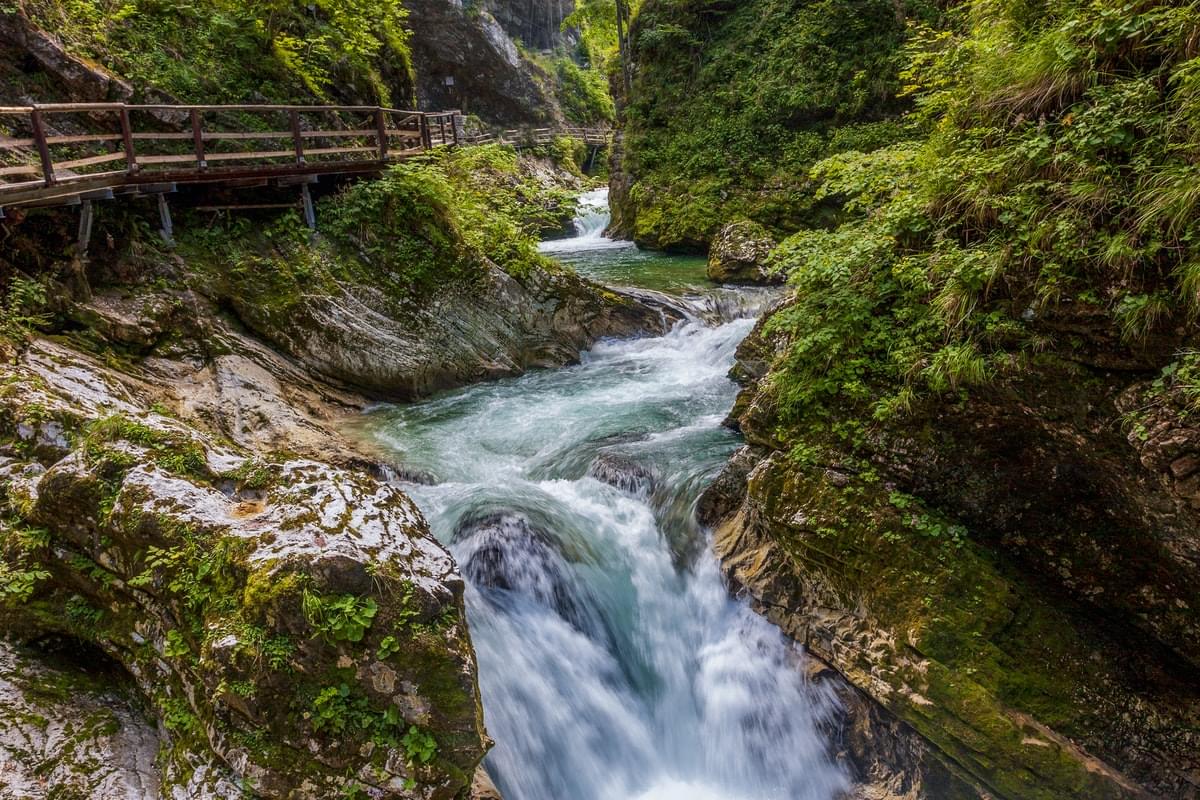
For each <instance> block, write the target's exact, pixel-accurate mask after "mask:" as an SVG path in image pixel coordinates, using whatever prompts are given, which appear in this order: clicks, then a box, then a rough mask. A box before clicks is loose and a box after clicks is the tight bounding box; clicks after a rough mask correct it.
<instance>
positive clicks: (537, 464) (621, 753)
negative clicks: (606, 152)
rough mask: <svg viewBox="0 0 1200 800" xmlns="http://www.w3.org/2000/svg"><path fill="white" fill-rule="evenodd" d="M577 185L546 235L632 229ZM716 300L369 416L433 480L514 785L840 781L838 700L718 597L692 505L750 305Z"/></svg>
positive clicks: (689, 788) (783, 647) (761, 789)
mask: <svg viewBox="0 0 1200 800" xmlns="http://www.w3.org/2000/svg"><path fill="white" fill-rule="evenodd" d="M590 197H591V199H588V198H585V200H587V202H588V204H587V205H585V206H584V207H583V213H581V215H580V220H579V221H578V223H579V225H578V227H579V235H578V237H577V238H576V239H575V240H566V241H564V242H559V243H555V244H554V245H553V247H554V248H556V252H571V248H572V247H574V248H575V250H576V251H577V250H580V249H585V248H586V249H590V250H595V249H603V248H609V247H611V248H613V249H618V248H621V247H627V245H626V244H625V243H618V244H605V243H604V242H606V241H608V240H604V238H603V230H604V225H605V224H606V213H605V211H604V209H601V210H600V211H599V212H597V214H598V216H601V217H604V218H605V219H604V220H603V221H601V220H597V219H595V218H593V217H592V216H589V215H591V214H592V210H593V209H594V207H598V204H601V203H602V202H603V195H600V194H594V195H591V196H590ZM593 201H595V202H593ZM572 241H574V242H575V244H574V245H572V244H570V242H572ZM688 281H691V282H693V283H696V282H699V279H698V278H697V277H696V276H691V277H689V279H688ZM685 283H686V282H685ZM688 285H690V284H688ZM697 305H698V307H700V306H702V303H699V302H698V303H697ZM718 305H719V304H718ZM751 308H752V306H751ZM705 318H707V319H709V320H710V321H708V322H705V321H703V320H704V319H705ZM711 320H712V315H711V314H709V315H707V317H706V315H703V314H697V317H696V318H695V319H692V320H689V321H685V322H682V323H680V324H679V325H677V326H676V327H675V329H674V330H672V331H671V332H670V333H668V334H667V335H665V336H661V337H655V338H643V339H635V340H629V341H606V342H602V343H600V344H598V345H597V346H596V347H594V348H593V349H592V350H591V351H590V352H588V353H586V354H585V355H584V357H583V360H582V363H580V364H578V365H576V366H572V367H567V368H564V369H560V370H554V371H542V372H534V373H530V374H528V375H525V376H523V377H520V378H515V379H510V380H504V381H499V382H496V383H491V384H486V385H480V386H474V387H470V388H467V389H462V390H459V391H455V392H451V393H449V394H446V395H443V396H440V397H437V398H435V399H432V400H429V401H427V402H422V403H419V404H415V405H411V406H404V407H389V408H383V409H379V410H377V411H376V412H375V413H374V414H373V415H372V418H371V420H370V422H369V429H370V431H371V433H372V435H373V436H374V437H375V439H376V440H377V441H379V442H380V443H382V444H384V445H385V446H387V447H388V448H390V449H391V450H392V451H394V452H395V454H396V455H397V458H398V459H400V460H401V461H403V462H404V463H405V464H406V465H407V466H409V467H411V468H414V469H418V470H424V471H427V472H430V473H432V474H434V475H435V476H437V478H438V479H439V480H440V483H438V484H436V485H433V486H416V485H411V486H406V487H405V490H406V491H408V492H409V493H410V494H411V495H412V496H413V498H414V499H415V500H416V502H417V503H418V505H420V507H421V509H422V510H423V511H424V513H425V514H426V516H427V518H428V519H429V521H430V524H431V526H432V528H433V530H434V532H435V533H436V535H437V536H438V537H439V538H440V539H441V540H442V541H443V542H445V543H446V544H447V545H448V546H449V547H450V549H451V551H452V552H453V553H454V556H455V558H456V559H457V560H458V563H459V565H460V567H461V569H462V571H463V574H464V577H465V578H466V581H467V610H468V618H469V622H470V626H471V635H472V639H473V641H474V643H475V648H476V651H477V654H478V658H479V676H480V687H481V692H482V697H483V705H484V713H485V721H486V724H487V727H488V731H489V733H490V735H491V736H492V737H493V738H494V739H495V740H496V746H495V748H494V749H493V750H492V751H491V753H490V754H489V755H488V757H487V759H486V761H485V764H486V766H487V769H488V772H489V773H490V775H491V776H492V778H493V779H494V780H495V782H496V784H497V786H498V788H499V789H500V790H501V792H502V793H503V795H504V797H505V798H506V800H614V799H615V800H621V799H623V798H635V799H637V800H832V798H835V797H836V796H837V795H838V794H839V793H840V792H842V791H844V790H845V789H846V788H847V787H848V780H847V777H846V775H845V774H844V773H843V771H842V770H841V769H839V768H838V767H837V766H836V765H834V764H833V763H832V762H831V760H830V758H829V755H828V751H829V747H828V737H829V733H828V731H829V730H830V729H831V727H832V720H833V718H834V716H835V714H836V711H837V707H836V701H835V699H834V698H833V697H832V696H831V695H830V694H829V693H828V692H826V691H825V690H824V689H821V688H819V687H815V686H812V685H809V684H808V683H806V682H805V680H804V678H803V674H804V673H803V669H802V668H801V662H802V659H803V658H804V656H803V654H802V653H801V652H800V651H799V649H798V648H797V647H795V646H794V645H792V644H791V643H789V642H788V641H786V640H785V639H784V638H783V637H782V636H781V635H780V634H779V633H778V631H777V630H776V629H775V628H774V627H773V626H771V625H770V624H768V623H767V622H766V621H765V620H763V619H762V618H761V617H759V616H758V615H756V614H754V613H753V612H752V611H750V610H749V609H748V608H747V607H746V606H745V604H743V603H741V602H738V601H735V600H732V599H730V597H729V595H728V593H727V591H726V589H725V587H724V586H723V584H722V581H721V577H720V574H719V571H718V568H717V565H716V563H715V559H714V558H713V556H712V554H711V552H710V550H709V547H708V540H707V536H706V532H705V531H703V530H702V529H700V527H699V526H698V525H697V523H696V522H695V518H694V506H695V502H696V499H697V497H698V496H699V494H700V492H701V491H702V490H703V487H704V486H705V485H706V484H707V483H708V482H709V481H711V479H712V478H713V477H714V476H715V474H716V473H717V472H718V471H719V469H720V467H721V465H722V464H723V463H724V462H725V460H726V459H727V458H728V457H729V455H730V454H731V453H732V452H733V450H734V449H735V448H736V447H737V445H738V442H737V439H736V437H735V436H734V434H732V433H731V432H729V431H728V430H726V429H725V428H723V427H722V426H721V420H722V418H723V417H724V415H725V414H726V413H727V412H728V410H729V408H730V406H731V404H732V402H733V399H734V396H735V393H736V388H735V386H734V385H733V384H732V383H731V382H730V381H729V379H728V378H727V377H726V375H727V373H728V371H729V368H730V366H731V365H732V363H733V360H734V351H735V349H736V347H737V345H738V343H739V342H740V341H741V339H742V338H743V337H744V336H745V335H746V334H747V333H748V332H749V330H750V328H751V327H752V325H753V318H752V316H748V315H747V314H746V307H745V306H739V307H737V309H736V312H730V313H727V314H725V315H724V316H723V318H721V319H719V321H716V322H712V321H711ZM614 483H615V484H619V485H613V484H614Z"/></svg>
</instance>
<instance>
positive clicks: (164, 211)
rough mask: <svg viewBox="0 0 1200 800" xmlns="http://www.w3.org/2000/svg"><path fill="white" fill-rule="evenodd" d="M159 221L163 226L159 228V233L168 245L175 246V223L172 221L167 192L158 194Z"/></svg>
mask: <svg viewBox="0 0 1200 800" xmlns="http://www.w3.org/2000/svg"><path fill="white" fill-rule="evenodd" d="M158 221H159V224H160V226H161V227H160V228H159V229H158V235H159V236H161V237H162V240H163V241H164V242H165V243H166V245H167V247H174V246H175V225H174V223H173V222H172V221H171V206H169V205H167V196H166V195H165V194H159V195H158Z"/></svg>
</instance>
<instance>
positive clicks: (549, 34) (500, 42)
mask: <svg viewBox="0 0 1200 800" xmlns="http://www.w3.org/2000/svg"><path fill="white" fill-rule="evenodd" d="M405 6H406V7H407V8H408V9H409V11H410V15H409V18H408V23H409V25H410V26H411V27H412V30H413V34H414V35H413V39H412V50H413V64H414V67H415V70H416V74H417V98H418V101H419V103H420V106H421V108H423V109H446V108H459V109H462V110H463V111H464V112H465V113H467V114H475V115H478V116H481V117H483V118H485V119H488V120H491V121H496V122H507V123H533V122H539V123H545V122H553V121H555V120H556V119H559V118H561V112H559V110H558V103H557V101H556V100H555V97H554V92H553V89H552V83H551V82H550V78H549V76H548V75H546V74H545V73H544V72H543V71H542V70H541V68H540V67H538V66H536V65H535V64H534V63H533V62H531V61H529V60H528V59H526V58H525V57H524V56H522V55H521V53H520V51H519V50H518V48H517V45H516V42H515V41H514V39H520V40H521V41H522V42H523V43H524V45H525V46H526V47H532V48H538V49H541V48H548V47H554V46H557V45H559V44H560V43H564V42H563V36H564V34H562V33H561V31H560V30H559V25H560V24H561V22H562V16H563V13H564V12H565V13H570V12H569V9H570V8H571V5H570V4H567V5H561V6H560V5H559V4H554V3H550V2H545V0H538V2H530V3H517V2H512V1H511V0H500V1H499V2H487V3H481V4H472V7H471V8H470V10H467V9H465V8H464V7H463V4H462V3H460V2H447V1H446V0H408V1H407V2H406V3H405ZM556 19H557V21H558V22H557V23H555V20H556ZM551 28H553V30H551ZM530 35H532V36H533V38H532V39H531V38H526V37H528V36H530Z"/></svg>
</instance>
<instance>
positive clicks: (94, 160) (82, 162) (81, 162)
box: [54, 152, 125, 170]
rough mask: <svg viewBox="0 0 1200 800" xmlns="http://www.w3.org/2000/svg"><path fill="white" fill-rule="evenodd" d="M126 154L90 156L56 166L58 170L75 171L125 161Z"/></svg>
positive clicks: (62, 162)
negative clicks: (77, 168) (79, 168)
mask: <svg viewBox="0 0 1200 800" xmlns="http://www.w3.org/2000/svg"><path fill="white" fill-rule="evenodd" d="M124 160H125V153H123V152H121V153H104V154H103V155H98V156H88V157H87V158H76V159H74V160H72V161H60V162H58V163H57V164H55V165H54V168H55V169H57V170H65V169H75V168H76V167H91V166H94V165H96V164H107V163H108V162H110V161H124Z"/></svg>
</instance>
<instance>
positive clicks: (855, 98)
mask: <svg viewBox="0 0 1200 800" xmlns="http://www.w3.org/2000/svg"><path fill="white" fill-rule="evenodd" d="M934 13H935V12H934V9H933V6H932V4H931V3H925V2H919V3H915V4H913V3H906V4H903V5H902V6H897V5H896V4H894V3H892V2H890V0H820V1H819V2H808V1H807V0H755V2H747V3H730V4H713V3H711V2H707V1H706V0H673V1H668V0H648V1H647V2H646V3H645V4H643V6H642V7H641V10H640V12H639V13H638V16H637V18H636V19H635V23H634V32H633V49H634V54H635V59H636V61H637V65H638V69H637V71H636V75H637V77H636V80H635V83H634V87H633V96H632V98H631V99H630V103H629V106H628V110H627V114H626V117H627V123H626V134H627V136H626V143H627V148H626V149H627V159H628V164H627V169H628V171H629V172H631V173H632V174H633V175H635V176H636V177H637V180H638V183H637V185H636V186H635V188H634V193H633V205H634V207H635V208H636V217H637V219H636V230H635V233H636V234H637V236H638V238H640V239H644V240H647V241H651V242H653V243H655V244H657V245H659V246H667V247H670V246H678V245H690V246H697V245H700V244H703V243H704V242H706V241H707V240H708V239H709V238H710V237H711V235H712V234H713V233H714V232H715V231H716V229H717V227H718V226H719V225H720V224H721V223H722V222H724V221H727V220H729V219H733V218H735V217H748V218H751V219H754V220H756V221H759V222H762V223H764V224H766V225H768V226H770V227H775V228H780V229H791V230H794V229H795V228H796V227H798V226H799V225H800V224H803V223H806V222H816V221H820V220H821V213H822V211H821V208H820V207H819V205H818V204H816V203H814V201H813V200H812V198H811V197H808V196H807V195H806V194H805V192H804V191H803V187H802V186H797V184H798V183H799V182H800V179H801V178H802V176H803V175H804V173H805V172H806V171H807V169H808V168H809V167H810V166H811V165H812V164H813V163H814V162H816V161H817V160H819V159H821V158H822V157H824V156H827V155H831V154H833V153H836V152H840V151H844V150H851V149H855V150H869V149H874V148H877V147H881V146H886V145H889V144H892V143H894V142H896V141H898V140H900V139H902V138H904V137H906V136H910V135H911V133H910V132H909V131H908V130H907V129H906V126H904V125H903V124H900V123H898V122H896V121H895V117H896V115H897V114H898V113H899V112H901V111H902V110H903V109H904V108H905V105H906V103H905V102H904V101H900V100H897V99H896V95H897V93H898V92H899V91H900V89H901V82H900V78H899V69H900V66H901V62H900V59H899V58H898V55H897V54H898V50H899V48H900V47H901V45H902V43H903V42H904V38H905V19H904V18H903V17H901V16H900V15H907V17H908V18H909V19H912V18H918V19H919V18H923V17H932V15H933V14H934Z"/></svg>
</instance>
